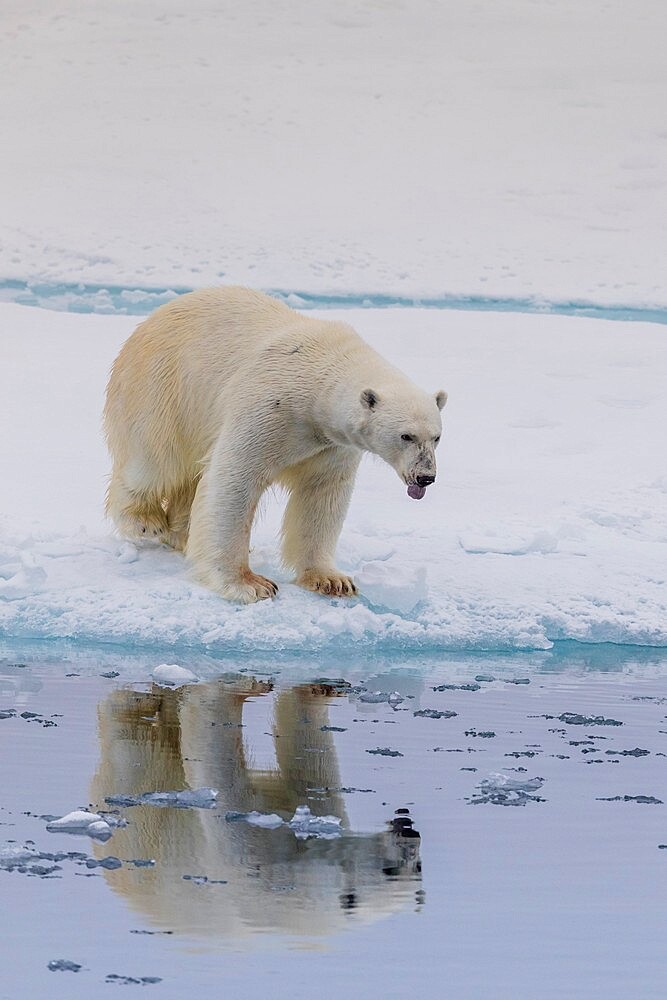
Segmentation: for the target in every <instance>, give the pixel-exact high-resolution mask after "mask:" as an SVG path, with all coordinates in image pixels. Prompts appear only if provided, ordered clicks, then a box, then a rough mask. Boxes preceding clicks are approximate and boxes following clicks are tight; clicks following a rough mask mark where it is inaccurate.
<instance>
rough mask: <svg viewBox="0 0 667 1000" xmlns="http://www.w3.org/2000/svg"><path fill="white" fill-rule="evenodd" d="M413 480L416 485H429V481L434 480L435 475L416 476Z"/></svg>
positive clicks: (432, 481)
mask: <svg viewBox="0 0 667 1000" xmlns="http://www.w3.org/2000/svg"><path fill="white" fill-rule="evenodd" d="M415 482H416V483H417V486H424V487H426V486H430V485H431V483H434V482H435V476H417V478H416V479H415Z"/></svg>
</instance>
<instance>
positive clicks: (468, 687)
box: [433, 683, 480, 691]
mask: <svg viewBox="0 0 667 1000" xmlns="http://www.w3.org/2000/svg"><path fill="white" fill-rule="evenodd" d="M433 690H434V691H479V690H480V686H479V684H474V683H470V684H438V686H437V687H434V688H433Z"/></svg>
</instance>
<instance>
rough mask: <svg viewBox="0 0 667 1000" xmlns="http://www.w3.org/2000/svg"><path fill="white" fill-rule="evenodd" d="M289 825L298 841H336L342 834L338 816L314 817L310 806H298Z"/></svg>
mask: <svg viewBox="0 0 667 1000" xmlns="http://www.w3.org/2000/svg"><path fill="white" fill-rule="evenodd" d="M287 825H288V826H289V828H290V830H291V831H292V832H293V833H294V836H295V837H296V838H297V840H306V839H307V838H308V837H319V838H320V839H322V840H335V838H336V837H340V836H341V833H342V831H341V828H340V820H339V819H338V817H337V816H313V814H312V813H311V811H310V809H309V807H308V806H297V807H296V811H295V813H294V815H293V816H292V818H291V820H290V821H289V823H288V824H287Z"/></svg>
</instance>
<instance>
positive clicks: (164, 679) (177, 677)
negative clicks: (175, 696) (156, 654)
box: [151, 663, 199, 688]
mask: <svg viewBox="0 0 667 1000" xmlns="http://www.w3.org/2000/svg"><path fill="white" fill-rule="evenodd" d="M151 677H152V678H153V680H154V682H155V683H156V684H160V685H161V686H163V687H172V688H174V687H181V686H182V685H183V684H196V683H197V681H198V680H199V678H198V677H197V675H196V674H193V673H192V671H191V670H187V669H186V668H185V667H181V666H179V664H178V663H161V664H160V665H159V666H157V667H156V668H155V669H154V670H153V671H152V673H151Z"/></svg>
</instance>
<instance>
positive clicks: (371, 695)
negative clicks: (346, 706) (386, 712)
mask: <svg viewBox="0 0 667 1000" xmlns="http://www.w3.org/2000/svg"><path fill="white" fill-rule="evenodd" d="M359 701H363V702H365V703H366V704H369V705H380V704H382V702H385V701H386V702H388V704H390V705H400V704H401V703H402V702H403V701H405V698H404V697H403V695H401V694H399V693H398V691H391V692H389V693H388V692H386V691H365V692H364V693H363V694H360V695H359Z"/></svg>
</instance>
